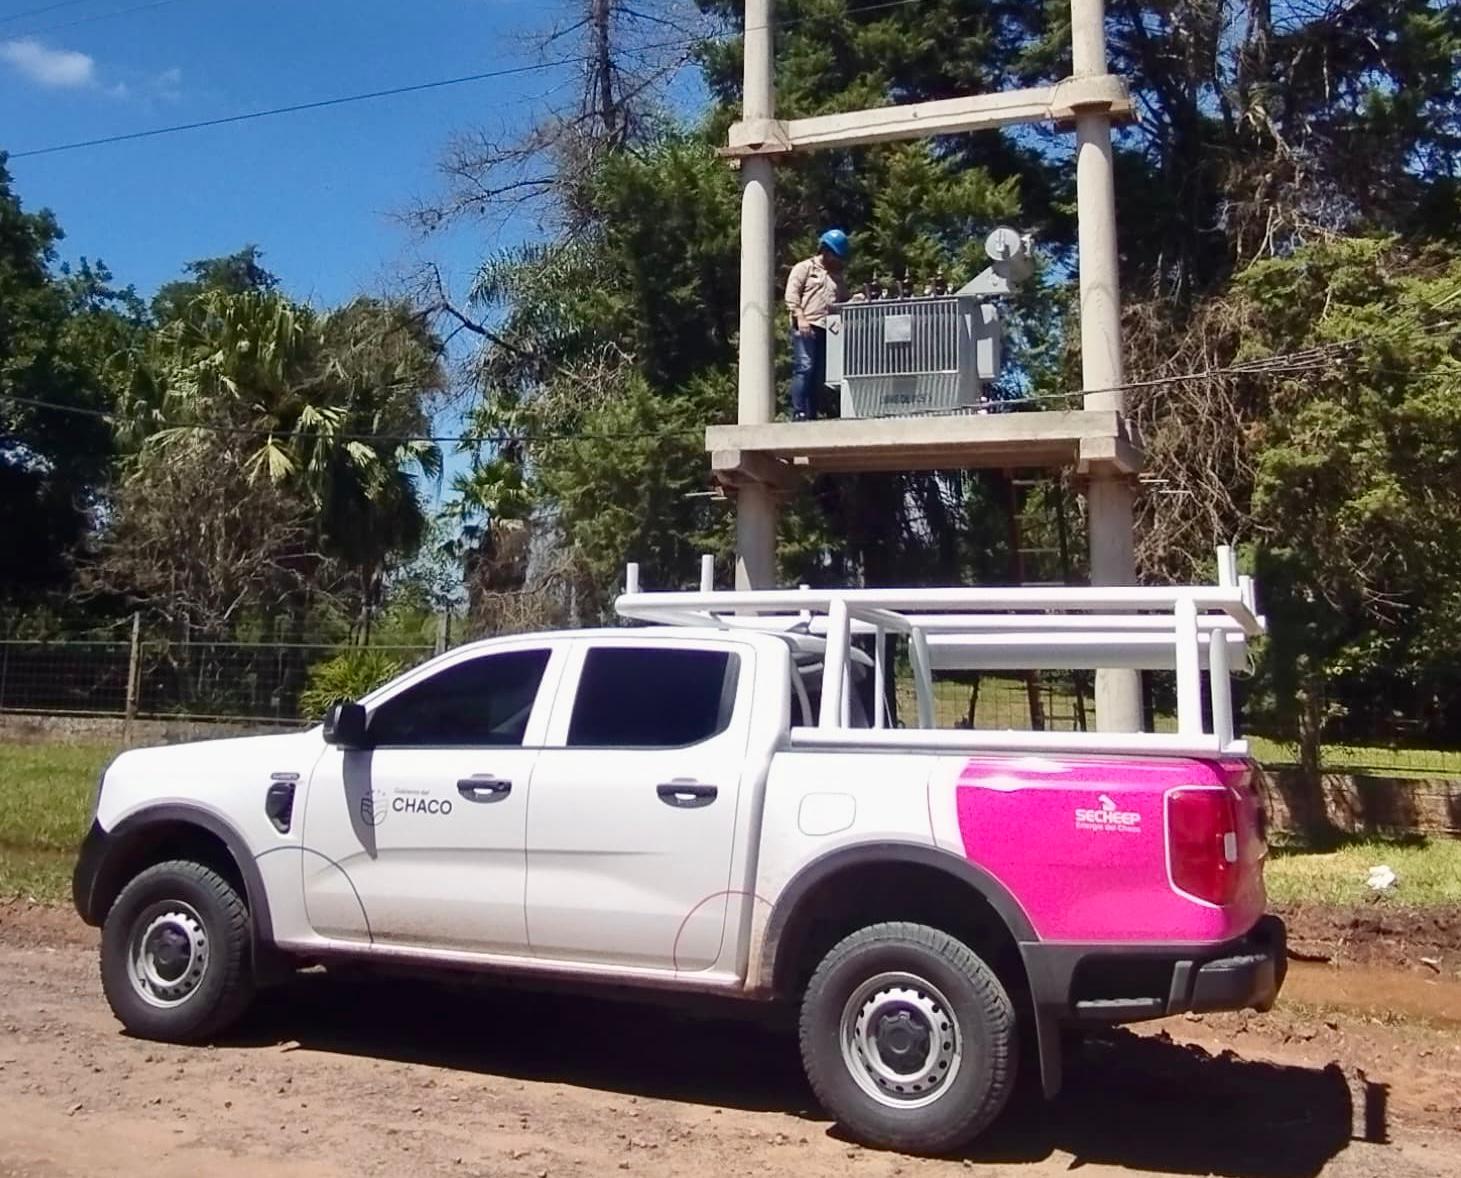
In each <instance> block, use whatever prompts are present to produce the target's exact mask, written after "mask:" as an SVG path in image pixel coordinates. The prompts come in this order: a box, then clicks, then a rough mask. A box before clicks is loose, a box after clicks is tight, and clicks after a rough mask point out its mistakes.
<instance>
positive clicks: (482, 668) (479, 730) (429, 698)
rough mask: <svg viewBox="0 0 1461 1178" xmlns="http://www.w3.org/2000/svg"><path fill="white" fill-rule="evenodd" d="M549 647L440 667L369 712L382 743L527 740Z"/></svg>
mask: <svg viewBox="0 0 1461 1178" xmlns="http://www.w3.org/2000/svg"><path fill="white" fill-rule="evenodd" d="M547 665H548V652H547V651H546V650H514V651H508V652H505V653H503V654H489V655H483V656H482V657H481V658H476V659H472V660H471V661H469V662H465V663H458V664H456V665H455V666H452V667H447V668H446V669H445V670H442V671H438V672H437V673H436V674H435V675H433V676H431V678H430V679H427V680H426V681H425V682H424V683H418V684H416V686H415V687H412V688H410V689H408V690H407V691H404V692H402V693H401V694H400V695H398V696H396V697H395V698H394V699H390V700H388V701H386V702H385V703H383V704H382V705H381V706H380V707H379V708H377V709H376V711H375V712H374V713H373V714H372V716H371V718H370V737H371V741H372V742H373V743H374V744H377V745H516V744H522V742H523V733H524V732H526V731H527V727H528V716H529V715H530V714H531V713H532V710H533V701H534V700H535V699H536V698H537V695H538V684H539V683H541V682H542V679H543V668H544V667H546V666H547Z"/></svg>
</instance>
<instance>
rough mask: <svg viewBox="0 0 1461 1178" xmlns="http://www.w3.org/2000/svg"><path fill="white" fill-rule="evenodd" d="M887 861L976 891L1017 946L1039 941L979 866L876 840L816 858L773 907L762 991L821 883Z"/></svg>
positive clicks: (769, 986) (930, 849)
mask: <svg viewBox="0 0 1461 1178" xmlns="http://www.w3.org/2000/svg"><path fill="white" fill-rule="evenodd" d="M888 863H898V864H909V865H913V866H918V867H931V868H934V869H935V870H937V871H941V872H943V873H944V874H945V875H947V876H949V878H950V879H953V880H955V881H957V882H958V883H961V884H964V885H965V886H966V887H968V888H970V889H971V890H972V891H974V892H975V893H977V894H978V895H979V897H980V898H981V899H983V900H984V901H985V902H986V903H988V905H989V906H990V907H991V908H993V909H994V912H995V914H996V915H997V916H998V917H999V918H1000V919H1001V920H1002V921H1004V923H1005V927H1006V928H1008V929H1009V931H1010V935H1011V936H1012V937H1014V939H1015V941H1016V942H1017V943H1024V942H1030V941H1038V940H1039V939H1040V938H1039V937H1038V936H1036V934H1035V929H1034V926H1033V925H1032V924H1031V923H1030V918H1029V917H1028V916H1027V915H1026V914H1025V910H1024V909H1023V908H1022V907H1021V906H1020V904H1019V901H1017V900H1016V899H1015V898H1014V896H1013V895H1011V894H1010V891H1009V889H1008V888H1006V887H1005V886H1004V884H1002V883H1000V881H999V880H998V879H996V878H995V877H994V876H993V875H991V874H990V873H989V872H987V871H985V870H984V869H983V868H982V867H980V866H979V865H978V864H976V863H970V862H969V860H967V859H965V858H962V857H961V856H959V855H956V854H955V853H954V852H952V851H946V850H943V849H941V848H939V847H935V846H931V845H929V844H927V843H913V842H898V841H890V842H876V843H858V844H856V845H854V846H850V847H840V848H838V849H837V850H834V851H828V852H827V853H826V854H824V855H821V856H820V857H818V858H816V859H813V860H812V861H811V862H810V863H808V864H807V865H806V866H805V867H803V868H802V869H801V870H800V871H798V872H797V873H796V875H794V876H792V878H791V880H790V882H789V883H788V884H787V885H786V887H784V888H782V889H781V895H780V896H778V897H777V899H776V903H775V904H774V905H772V908H771V915H770V917H768V918H767V921H766V931H765V934H764V935H763V937H762V953H761V962H760V967H761V968H760V976H759V978H758V979H757V981H758V983H759V985H758V988H760V989H762V990H767V991H775V989H776V987H777V984H778V978H777V970H778V968H779V963H780V950H781V947H782V942H783V939H784V938H785V936H786V932H787V929H788V928H789V927H790V926H791V923H792V921H793V919H794V918H795V916H796V914H797V912H798V910H799V909H800V907H801V904H802V902H803V901H804V900H805V899H806V898H807V896H808V895H809V894H810V893H811V892H812V891H813V890H814V889H815V888H816V887H817V886H818V885H819V884H821V883H822V882H823V881H825V880H826V879H828V878H829V877H831V876H833V875H835V874H837V873H838V872H841V871H846V870H848V869H851V868H857V867H870V866H879V865H883V864H888Z"/></svg>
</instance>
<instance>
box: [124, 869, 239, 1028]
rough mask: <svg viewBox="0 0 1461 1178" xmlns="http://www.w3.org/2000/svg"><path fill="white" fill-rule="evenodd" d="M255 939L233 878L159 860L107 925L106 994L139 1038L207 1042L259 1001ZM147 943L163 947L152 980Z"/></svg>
mask: <svg viewBox="0 0 1461 1178" xmlns="http://www.w3.org/2000/svg"><path fill="white" fill-rule="evenodd" d="M149 929H152V930H155V933H154V936H153V937H152V938H149V937H147V935H146V934H147V931H148V930H149ZM200 937H201V940H200V939H199V938H200ZM250 942H251V937H250V926H249V911H248V907H247V905H245V903H244V901H243V897H241V896H240V895H239V894H238V891H237V889H235V888H234V886H233V885H232V884H231V883H229V882H228V880H226V879H224V878H223V876H221V875H219V874H218V873H217V872H216V871H214V870H213V869H212V868H210V867H205V866H204V865H203V864H201V863H193V862H190V861H188V860H184V859H178V860H172V861H170V862H167V863H159V864H157V865H156V866H153V867H149V868H147V870H145V871H143V872H141V873H140V874H138V875H137V876H136V878H134V879H133V880H132V882H131V883H129V884H128V885H127V886H126V887H125V888H123V889H122V892H121V894H120V895H119V896H118V897H117V899H116V902H115V903H113V904H112V907H111V910H110V911H109V912H108V913H107V917H106V920H105V921H104V922H103V924H102V932H101V984H102V990H103V991H104V992H105V993H106V997H107V1002H108V1004H109V1005H110V1006H111V1008H112V1013H113V1014H115V1015H116V1016H117V1018H118V1019H120V1020H121V1023H122V1025H123V1026H124V1027H126V1028H127V1030H128V1031H129V1032H131V1033H132V1034H133V1035H137V1036H139V1037H140V1038H143V1039H159V1040H163V1041H164V1042H169V1043H197V1042H200V1041H203V1040H207V1039H210V1038H212V1037H213V1036H214V1035H216V1034H218V1032H220V1031H222V1030H223V1029H224V1028H226V1027H228V1026H229V1025H230V1024H231V1023H233V1022H235V1021H237V1019H238V1018H239V1016H240V1015H242V1014H243V1012H244V1011H245V1010H246V1009H247V1008H248V1005H249V1002H250V1001H251V1000H252V999H253V996H254V976H253V965H252V960H251V956H252V955H251V950H250ZM144 943H145V944H148V945H151V946H153V947H154V949H155V952H153V953H151V954H150V955H144V956H146V957H147V959H148V960H149V961H150V962H151V965H152V968H153V971H154V972H153V974H152V980H150V981H149V980H147V975H146V971H145V970H139V968H138V967H137V965H136V961H137V960H138V949H139V946H141V945H143V944H144ZM180 957H181V958H182V959H183V961H182V963H181V965H180V964H179V962H178V959H179V958H180ZM174 973H175V974H176V977H172V976H169V975H172V974H174ZM139 978H141V979H142V980H138V979H139ZM166 983H172V985H170V986H168V985H165V984H166ZM144 991H145V993H144ZM149 994H150V995H151V999H149V997H148V996H147V995H149Z"/></svg>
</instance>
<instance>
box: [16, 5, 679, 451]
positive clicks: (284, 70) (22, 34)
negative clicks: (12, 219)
mask: <svg viewBox="0 0 1461 1178" xmlns="http://www.w3.org/2000/svg"><path fill="white" fill-rule="evenodd" d="M47 6H54V7H52V8H51V11H48V12H37V13H34V14H32V15H29V16H23V15H20V14H22V13H25V12H27V11H28V10H32V9H39V8H42V7H47ZM570 8H571V5H570V3H569V0H554V2H553V3H549V4H532V3H526V2H523V0H410V2H409V3H394V2H389V0H358V2H356V3H349V2H346V0H251V2H250V3H239V2H237V0H232V2H230V0H151V2H149V0H0V149H3V150H6V151H9V152H12V153H18V152H24V151H27V150H34V149H37V148H45V147H50V146H53V145H56V144H63V143H70V142H75V141H78V140H86V139H94V138H99V137H104V136H108V135H115V134H125V133H127V132H131V131H139V130H146V129H149V128H153V127H160V126H165V125H169V124H174V123H184V122H194V121H200V120H206V119H211V118H219V117H225V116H229V115H234V114H239V113H242V112H246V111H253V110H261V109H265V108H269V107H275V106H286V105H292V104H295V103H303V102H311V101H316V100H319V99H325V98H333V97H337V96H340V95H347V94H358V93H363V92H366V91H371V90H380V89H387V88H390V87H394V86H408V85H413V84H416V83H420V82H429V81H434V80H437V79H442V78H452V77H459V76H461V75H465V74H475V73H483V72H487V71H490V70H494V69H500V68H511V67H515V66H521V65H525V64H531V63H534V62H536V61H538V60H539V56H538V54H537V51H536V50H535V49H534V47H533V38H532V35H533V34H534V33H535V32H541V31H543V30H544V29H546V28H548V27H550V26H551V25H552V24H553V22H554V20H555V18H560V17H562V15H563V14H564V13H566V12H568V11H570ZM576 51H577V50H576V47H575V46H573V45H572V43H571V42H569V44H568V47H567V49H566V52H559V51H558V50H556V48H555V50H552V51H550V55H551V56H569V55H571V54H572V53H574V52H576ZM574 90H575V77H574V71H573V70H572V69H571V68H569V67H562V66H560V67H557V68H555V69H552V70H547V71H544V72H540V73H531V74H521V75H517V76H514V77H508V78H501V79H493V80H488V81H482V82H472V83H466V84H463V85H460V86H451V87H446V88H443V89H439V90H433V91H427V92H425V93H418V94H409V95H401V96H397V97H391V98H383V99H377V100H372V101H368V102H360V103H354V104H351V105H346V106H340V107H335V108H332V109H326V110H317V111H308V112H301V113H297V114H288V115H281V116H277V117H272V118H266V119H257V120H254V121H251V122H242V123H235V124H232V125H229V126H223V127H215V128H207V129H200V130H195V131H185V132H181V133H179V134H175V135H165V136H159V137H156V138H151V139H142V140H134V141H130V142H123V143H116V144H109V145H102V146H96V147H90V148H84V149H80V150H76V151H69V152H61V153H57V154H48V155H40V156H35V157H31V158H22V159H12V160H11V161H10V163H9V168H10V171H11V173H12V176H13V178H14V182H15V188H16V191H17V192H18V193H19V194H20V197H21V200H22V201H23V202H24V204H25V206H26V207H27V208H29V209H36V208H40V207H48V208H50V209H51V210H52V211H54V212H55V214H56V216H57V218H58V219H59V221H60V223H61V226H62V228H63V229H64V230H65V233H66V239H65V241H64V242H62V244H61V254H62V257H63V258H64V259H65V260H68V261H75V260H76V259H78V258H80V257H83V256H84V257H87V258H91V259H93V260H95V259H98V258H100V259H101V260H103V261H104V262H105V263H106V264H107V265H108V266H109V267H110V268H111V269H112V271H113V273H114V274H115V275H116V278H117V280H118V281H119V282H120V283H122V284H124V285H125V284H127V283H131V284H134V285H135V286H136V287H137V289H138V290H139V292H141V293H142V294H143V295H144V296H147V295H150V294H151V293H152V292H153V291H154V290H155V289H156V288H157V287H158V286H159V285H160V284H161V283H163V282H166V281H168V280H170V279H172V278H174V277H176V276H177V275H178V274H179V272H180V270H181V268H182V266H183V265H184V263H186V262H189V261H192V260H194V259H197V258H206V257H213V256H217V255H220V254H225V253H231V252H232V251H234V250H236V249H238V248H239V247H241V246H243V245H245V244H246V243H250V242H252V243H255V244H257V245H258V246H260V247H261V248H262V249H263V251H264V255H265V256H264V264H265V265H266V266H267V267H268V268H269V269H270V270H272V271H273V272H274V273H275V274H277V275H279V277H280V278H281V280H282V281H283V284H284V287H285V289H286V290H287V291H288V292H289V293H290V294H291V295H292V296H294V297H296V298H301V299H306V300H308V301H310V302H313V303H315V304H317V305H321V306H328V305H330V304H334V303H339V302H342V301H344V300H346V299H348V298H349V297H350V296H351V295H352V294H354V293H356V292H359V291H362V290H365V291H379V290H382V289H391V288H392V287H393V284H394V283H396V282H397V281H399V279H400V277H401V276H402V275H403V274H405V273H407V272H409V271H410V270H411V269H412V268H413V267H414V266H415V265H416V264H418V263H419V260H420V259H423V258H429V259H431V260H433V261H435V262H437V263H438V264H439V265H440V266H441V268H442V270H443V273H444V274H445V275H446V277H447V279H448V281H449V282H450V283H452V285H453V286H454V287H455V288H456V289H457V290H458V291H460V289H461V288H462V287H463V285H464V284H465V283H466V281H467V280H468V279H469V278H470V275H471V274H472V272H473V270H474V268H475V265H476V263H477V262H478V261H480V260H481V259H482V257H484V256H485V255H486V254H488V253H490V252H491V251H492V250H493V249H495V248H497V247H498V246H501V245H504V244H508V243H509V242H510V241H511V240H512V239H516V238H521V237H524V236H530V235H532V234H533V233H534V232H535V229H536V227H535V226H533V225H532V224H523V223H515V224H512V225H509V226H507V227H506V228H505V229H503V230H501V231H490V230H489V229H488V228H487V227H486V226H482V225H476V226H470V225H469V226H464V227H461V228H459V229H457V230H455V231H453V232H451V233H449V234H444V235H436V236H433V237H432V238H430V239H427V240H425V241H421V240H419V239H415V238H413V236H412V234H411V232H410V231H409V230H408V229H406V228H405V227H404V226H402V225H401V224H400V223H399V221H398V219H397V216H398V214H399V213H400V212H401V211H402V210H404V209H405V208H407V207H409V205H410V204H411V203H412V201H413V200H414V199H416V198H422V197H430V196H431V195H432V194H433V193H437V192H440V191H441V181H440V180H439V178H438V176H437V174H436V171H435V164H436V161H437V159H438V158H439V156H440V153H441V150H442V148H443V146H444V144H445V142H446V140H447V138H448V137H449V136H450V135H451V133H453V132H454V131H459V130H464V129H467V128H471V127H480V128H482V129H484V130H488V131H491V132H493V133H510V132H511V131H512V130H513V129H514V128H519V129H520V128H522V127H525V126H527V125H528V124H529V123H530V122H531V121H532V119H533V118H534V116H535V114H537V113H540V112H541V111H543V110H545V109H548V108H549V107H551V106H553V105H555V104H556V103H558V102H561V101H563V100H565V99H569V100H571V97H572V95H573V93H574ZM679 91H680V92H679V94H678V95H677V97H678V98H679V99H680V100H681V101H682V102H684V103H686V104H688V105H693V104H694V102H695V100H696V94H697V92H696V87H695V85H694V83H693V81H691V82H689V83H688V84H686V85H682V86H680V87H679ZM458 423H459V418H458V417H457V415H456V413H454V412H452V413H447V414H445V415H443V419H442V420H441V421H439V422H438V428H441V429H445V430H454V429H456V428H457V427H458ZM464 463H465V459H464V458H463V457H462V456H456V455H449V457H448V463H447V467H448V472H447V473H448V479H449V478H450V475H451V474H452V473H454V472H455V471H456V470H459V469H461V468H462V466H463V465H464Z"/></svg>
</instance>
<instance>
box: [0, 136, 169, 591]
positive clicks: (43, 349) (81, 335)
mask: <svg viewBox="0 0 1461 1178" xmlns="http://www.w3.org/2000/svg"><path fill="white" fill-rule="evenodd" d="M61 236H62V234H61V230H60V227H59V226H58V225H57V223H56V220H55V218H54V217H53V216H52V215H51V214H50V212H49V211H46V210H42V211H40V212H38V213H30V212H26V211H25V210H24V209H23V207H22V205H21V202H20V199H19V197H18V196H16V195H15V193H14V192H13V191H12V188H11V184H10V176H9V173H8V172H7V171H6V169H5V157H4V154H3V153H0V536H3V537H4V542H3V544H0V598H3V599H8V600H10V601H12V602H24V603H27V604H30V603H33V602H35V601H36V600H37V599H38V598H39V597H41V596H42V595H44V594H45V593H47V592H50V591H53V590H56V589H58V588H61V587H63V586H64V585H65V583H66V581H67V578H68V575H69V572H70V563H71V559H72V558H73V556H74V555H75V553H76V551H77V549H78V548H79V547H80V546H81V545H82V544H83V542H84V540H85V538H86V532H87V527H88V524H89V517H90V513H91V511H92V510H93V509H94V508H95V507H96V505H97V501H98V495H99V492H100V489H101V486H102V484H103V483H104V481H105V479H106V477H107V473H108V466H109V461H110V459H111V456H112V439H111V430H110V428H109V427H108V426H107V424H106V423H105V421H103V420H100V419H98V418H97V417H96V416H94V414H95V413H97V412H98V411H103V410H106V409H109V408H110V406H111V399H112V398H111V390H110V387H109V384H108V380H107V371H108V369H109V367H110V366H111V365H112V364H113V360H114V356H115V355H116V353H117V352H119V351H121V350H124V349H125V348H126V347H128V346H129V344H130V342H131V340H132V339H133V337H134V336H135V334H136V333H137V331H138V329H139V315H140V309H139V307H138V305H137V302H136V298H135V296H134V295H133V294H132V292H131V291H130V290H118V289H116V288H114V287H113V286H112V285H111V282H112V278H111V275H110V273H108V271H107V270H106V267H104V266H102V265H101V264H100V263H95V264H92V263H88V262H86V261H85V260H83V261H82V262H81V264H80V266H79V268H78V269H77V270H76V271H75V272H74V273H73V272H70V271H67V270H66V269H65V268H64V267H58V266H57V265H56V246H57V243H58V242H59V241H60V240H61ZM37 402H44V403H46V404H52V405H60V406H63V407H64V408H62V409H59V410H52V409H47V408H43V407H41V405H39V404H37ZM67 410H72V412H68V411H67Z"/></svg>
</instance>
